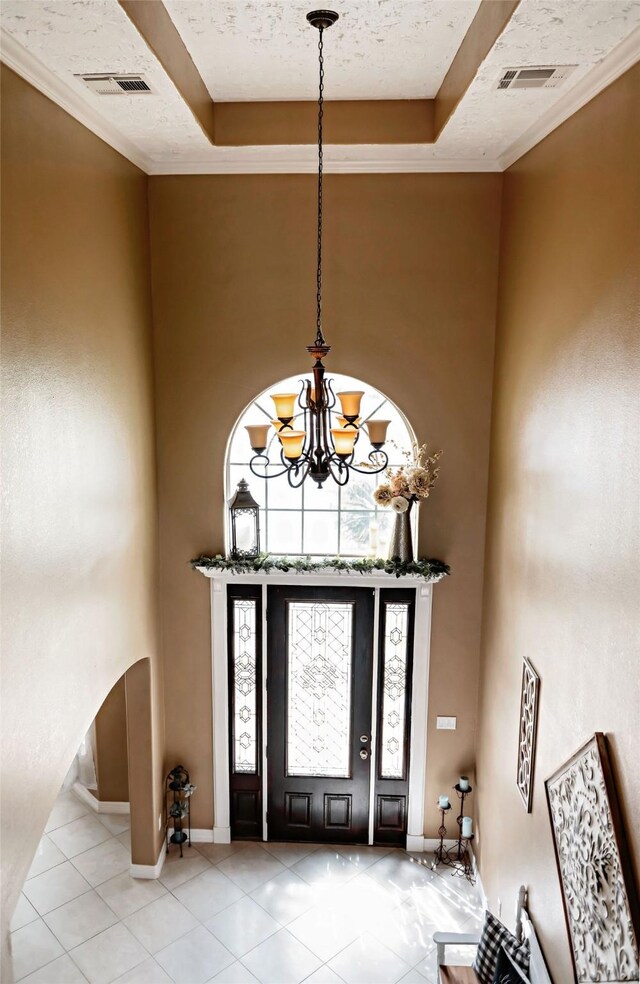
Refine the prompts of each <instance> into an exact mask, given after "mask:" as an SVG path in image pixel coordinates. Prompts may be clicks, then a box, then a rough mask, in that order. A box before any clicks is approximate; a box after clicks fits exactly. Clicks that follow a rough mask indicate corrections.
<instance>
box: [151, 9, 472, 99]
mask: <svg viewBox="0 0 640 984" xmlns="http://www.w3.org/2000/svg"><path fill="white" fill-rule="evenodd" d="M164 3H165V7H166V8H167V10H168V11H169V14H170V15H171V18H172V20H173V22H174V24H175V25H176V27H177V28H178V31H179V32H180V34H181V36H182V39H183V41H184V42H185V44H186V46H187V48H188V49H189V52H190V53H191V57H192V58H193V60H194V62H195V64H196V68H197V69H198V71H199V72H200V75H201V76H202V78H203V79H204V82H205V84H206V86H207V88H208V90H209V92H210V94H211V97H212V98H213V99H217V100H219V101H221V102H227V101H228V102H234V101H237V100H247V101H253V100H266V99H273V100H281V99H283V100H284V99H286V100H291V99H315V98H316V97H317V90H318V79H317V75H318V69H317V65H316V60H315V50H314V49H315V45H316V44H317V35H316V34H315V32H314V31H313V29H312V28H311V27H310V26H309V25H308V24H307V21H306V17H305V15H306V14H307V12H308V11H309V10H311V9H312V8H313V3H309V0H265V2H262V3H256V2H242V0H241V2H238V0H235V2H234V0H222V2H216V3H211V2H210V0H189V2H187V3H185V2H184V0H164ZM479 3H480V0H405V2H404V3H403V2H398V0H349V2H348V3H337V4H335V8H336V9H337V10H338V12H339V14H340V19H339V20H338V22H337V24H336V25H335V27H332V28H331V30H330V31H327V33H326V36H325V46H326V52H327V55H326V62H327V82H326V97H327V99H431V98H433V97H434V96H435V94H436V93H437V91H438V89H439V88H440V85H441V84H442V80H443V79H444V77H445V75H446V74H447V70H448V68H449V66H450V64H451V62H452V61H453V58H454V56H455V53H456V51H457V50H458V48H459V47H460V44H461V42H462V39H463V38H464V36H465V34H466V33H467V30H468V28H469V25H470V24H471V21H472V20H473V18H474V16H475V14H476V11H477V9H478V6H479Z"/></svg>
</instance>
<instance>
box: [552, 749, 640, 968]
mask: <svg viewBox="0 0 640 984" xmlns="http://www.w3.org/2000/svg"><path fill="white" fill-rule="evenodd" d="M545 787H546V790H547V801H548V805H549V815H550V818H551V828H552V831H553V843H554V848H555V853H556V862H557V865H558V874H559V878H560V885H561V888H562V901H563V905H564V913H565V918H566V922H567V930H568V933H569V942H570V949H571V956H572V959H573V969H574V980H575V981H576V984H594V982H605V981H606V982H607V984H623V982H627V981H628V982H631V981H637V980H638V974H639V970H640V963H639V958H638V939H639V937H640V906H639V903H638V897H637V893H636V888H635V882H634V878H633V872H632V869H631V859H630V855H629V849H628V847H627V841H626V837H625V833H624V828H623V825H622V817H621V814H620V807H619V805H618V798H617V796H616V790H615V785H614V782H613V774H612V771H611V763H610V761H609V753H608V750H607V743H606V739H605V736H604V735H603V734H602V733H601V732H598V733H596V734H595V735H594V736H593V738H590V739H589V741H588V742H587V743H586V744H585V745H583V746H582V748H580V749H579V750H578V751H577V752H576V753H575V755H573V756H572V757H571V758H570V759H569V761H568V762H566V763H565V764H564V765H562V766H561V767H560V768H559V769H558V770H557V772H555V773H554V774H553V775H552V776H551V777H550V778H549V779H547V780H546V782H545Z"/></svg>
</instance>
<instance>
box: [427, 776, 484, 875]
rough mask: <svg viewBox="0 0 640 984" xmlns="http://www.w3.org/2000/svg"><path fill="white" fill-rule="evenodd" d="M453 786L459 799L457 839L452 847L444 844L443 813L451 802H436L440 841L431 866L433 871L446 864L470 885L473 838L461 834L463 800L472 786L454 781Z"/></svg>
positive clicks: (448, 808)
mask: <svg viewBox="0 0 640 984" xmlns="http://www.w3.org/2000/svg"><path fill="white" fill-rule="evenodd" d="M453 788H454V789H455V791H456V793H457V795H458V799H459V800H460V813H459V815H458V817H457V819H456V823H457V824H458V839H457V840H456V842H455V843H454V845H453V847H450V848H446V847H445V846H444V840H445V837H446V835H447V828H446V825H445V822H444V819H445V814H446V813H448V812H449V810H450V809H451V804H449V806H446V807H442V806H440V805H439V804H438V809H439V810H440V826H439V827H438V836H439V838H440V843H439V844H438V846H437V847H436V849H435V851H434V855H433V863H432V865H431V867H432V869H433V870H434V871H435V869H436V868H437V867H438V866H439V865H446V866H447V867H448V868H451V869H452V871H453V874H454V875H459V876H460V877H461V878H466V879H467V881H469V882H471V884H472V885H475V883H476V879H475V875H474V872H473V866H472V864H471V856H470V854H469V844H470V843H471V841H472V840H473V834H472V835H471V837H463V836H462V818H463V816H464V801H465V797H466V796H468V795H469V793H471V792H472V787H471V786H469V788H468V789H460V784H459V783H456V785H455V786H454V787H453Z"/></svg>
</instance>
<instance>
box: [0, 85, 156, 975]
mask: <svg viewBox="0 0 640 984" xmlns="http://www.w3.org/2000/svg"><path fill="white" fill-rule="evenodd" d="M2 97H3V99H2V101H3V113H2V116H3V120H2V122H3V139H2V171H3V182H2V196H3V201H2V205H3V228H2V274H3V312H2V313H3V343H2V358H3V413H2V416H3V436H2V454H3V462H2V465H3V486H4V502H3V507H4V540H3V619H4V620H3V628H2V632H3V666H2V684H3V720H2V755H3V767H2V788H3V795H4V796H5V797H6V800H5V803H4V808H3V810H2V849H3V850H2V861H3V876H2V896H3V906H2V915H3V920H8V919H9V917H10V916H11V913H12V911H13V907H14V905H15V902H16V899H17V895H18V892H19V889H20V888H21V885H22V882H23V880H24V877H25V875H26V872H27V870H28V868H29V865H30V863H31V859H32V856H33V854H34V851H35V849H36V846H37V843H38V840H39V837H40V835H41V833H42V830H43V828H44V826H45V823H46V820H47V817H48V814H49V811H50V809H51V806H52V803H53V801H54V799H55V796H56V794H57V792H58V789H59V788H60V786H61V784H62V781H63V779H64V776H65V773H66V771H67V769H68V767H69V765H70V763H71V761H72V759H73V756H74V755H75V752H76V750H77V748H78V746H79V744H80V741H81V739H82V737H83V736H84V734H85V732H86V730H87V728H88V727H89V725H90V724H91V721H92V720H93V718H94V717H95V715H96V713H97V711H98V709H99V707H100V705H101V704H102V701H103V700H104V698H105V696H106V695H107V694H108V692H109V690H110V689H111V687H112V686H113V684H114V683H115V681H116V680H117V679H118V678H119V677H120V676H121V675H122V674H123V672H124V671H125V670H126V669H127V667H128V666H130V665H131V664H132V663H134V662H135V661H136V660H140V659H142V658H143V657H153V656H154V653H155V647H156V625H155V619H156V609H155V518H156V516H155V470H154V445H153V407H152V398H153V389H152V364H151V355H150V335H151V330H150V329H151V314H150V291H149V281H148V221H147V199H146V178H145V176H144V175H143V174H141V173H140V171H138V170H137V169H136V168H135V167H133V166H132V165H131V164H129V163H128V162H126V161H125V160H124V159H123V158H122V157H120V156H119V155H118V154H117V153H116V152H115V151H113V150H111V149H110V148H109V147H107V146H106V145H105V144H104V143H102V142H101V141H100V140H98V139H97V138H96V137H95V136H94V135H93V134H91V133H90V132H89V131H88V130H86V129H85V128H83V127H82V126H81V125H80V124H79V123H77V122H76V121H74V120H72V119H71V118H70V117H69V116H67V115H66V114H65V113H64V112H63V111H62V110H60V109H59V108H58V107H56V106H54V105H53V104H52V103H51V102H49V101H48V100H47V99H46V98H45V97H44V96H42V95H41V94H40V93H38V92H36V91H35V90H34V89H32V88H31V87H30V86H28V85H27V84H26V83H25V82H24V81H23V80H21V79H19V78H18V77H17V76H15V75H13V74H12V73H11V72H10V71H8V70H3V73H2ZM156 675H157V674H156ZM157 737H158V741H159V738H160V736H159V735H158V736H157ZM158 751H159V746H157V747H156V758H157V759H158V760H159V758H160V756H159V754H158ZM157 767H158V770H159V769H160V762H159V761H158V766H157ZM159 785H160V784H159V783H158V787H159ZM159 804H160V798H159V793H158V794H157V806H158V808H159ZM156 813H157V810H156ZM149 853H153V851H152V850H150V852H149ZM155 853H156V856H157V851H156V852H155ZM153 860H155V857H154V858H153ZM3 927H4V924H3ZM6 976H7V980H9V973H8V972H7V973H6ZM3 979H4V978H3Z"/></svg>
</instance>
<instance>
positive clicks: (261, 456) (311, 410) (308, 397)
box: [246, 10, 390, 488]
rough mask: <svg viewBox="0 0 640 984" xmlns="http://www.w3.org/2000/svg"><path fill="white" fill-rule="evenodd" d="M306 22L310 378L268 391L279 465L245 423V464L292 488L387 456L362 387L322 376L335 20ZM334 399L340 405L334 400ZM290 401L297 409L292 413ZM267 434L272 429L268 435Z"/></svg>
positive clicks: (262, 428) (331, 15) (316, 17)
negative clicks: (311, 117)
mask: <svg viewBox="0 0 640 984" xmlns="http://www.w3.org/2000/svg"><path fill="white" fill-rule="evenodd" d="M307 20H308V21H309V23H310V24H311V25H312V26H313V27H315V28H317V29H318V31H319V32H320V40H319V42H318V64H319V86H318V262H317V272H316V338H315V342H314V343H313V345H308V346H307V352H308V353H309V355H310V356H311V358H312V359H313V360H314V363H313V368H312V379H309V378H307V379H301V380H300V385H301V388H300V392H299V393H272V394H271V399H272V400H273V403H274V406H275V416H274V419H273V420H272V421H271V425H272V426H273V428H274V431H275V436H276V437H277V440H278V442H279V446H280V447H279V450H280V463H281V465H282V468H281V470H279V471H274V472H269V471H268V469H267V466H268V465H269V464H270V463H271V462H270V459H269V456H268V454H266V453H265V452H266V451H267V446H268V443H269V433H270V429H269V424H253V425H249V426H248V427H247V428H246V430H247V432H248V434H249V440H250V442H251V448H252V450H253V452H254V455H253V458H252V459H251V461H250V463H249V467H250V468H251V471H252V472H253V474H254V475H257V476H258V477H259V478H278V477H279V476H281V475H286V476H287V479H288V482H289V485H291V486H292V487H293V488H298V487H299V486H300V485H302V483H303V482H304V481H305V479H306V478H307V477H310V478H312V479H313V481H314V482H317V484H318V488H322V486H323V484H324V482H325V481H326V480H327V478H329V476H331V478H332V479H333V481H334V482H336V483H337V484H338V485H346V484H347V482H348V481H349V476H350V474H351V472H360V473H361V474H367V475H372V474H374V475H375V474H377V473H378V472H381V471H383V470H384V469H385V468H386V467H387V464H388V463H389V459H388V457H387V454H386V452H385V451H384V450H383V445H384V443H385V441H386V438H387V427H388V426H389V423H390V421H388V420H365V421H362V418H361V417H360V402H361V400H362V397H363V396H364V393H363V392H361V391H349V392H343V393H334V391H333V386H332V380H330V379H325V367H324V365H323V362H322V360H323V358H324V357H325V356H327V355H328V354H329V352H330V351H331V346H330V345H327V343H326V341H325V338H324V335H323V333H322V122H323V114H324V56H323V44H324V32H325V30H326V29H327V28H328V27H331V25H332V24H335V22H336V21H337V20H338V14H336V13H335V11H333V10H313V11H312V12H311V13H310V14H307ZM338 402H339V403H340V411H341V412H340V411H338V409H337V406H338ZM296 404H297V406H298V408H299V411H301V412H302V423H301V424H300V423H299V418H300V412H298V413H296ZM361 427H364V428H365V430H366V433H367V436H368V439H369V443H370V444H371V448H372V450H371V451H370V452H369V454H368V461H367V462H360V463H358V464H356V462H355V453H356V445H357V444H358V442H359V440H360V434H361ZM272 436H273V435H272Z"/></svg>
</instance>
